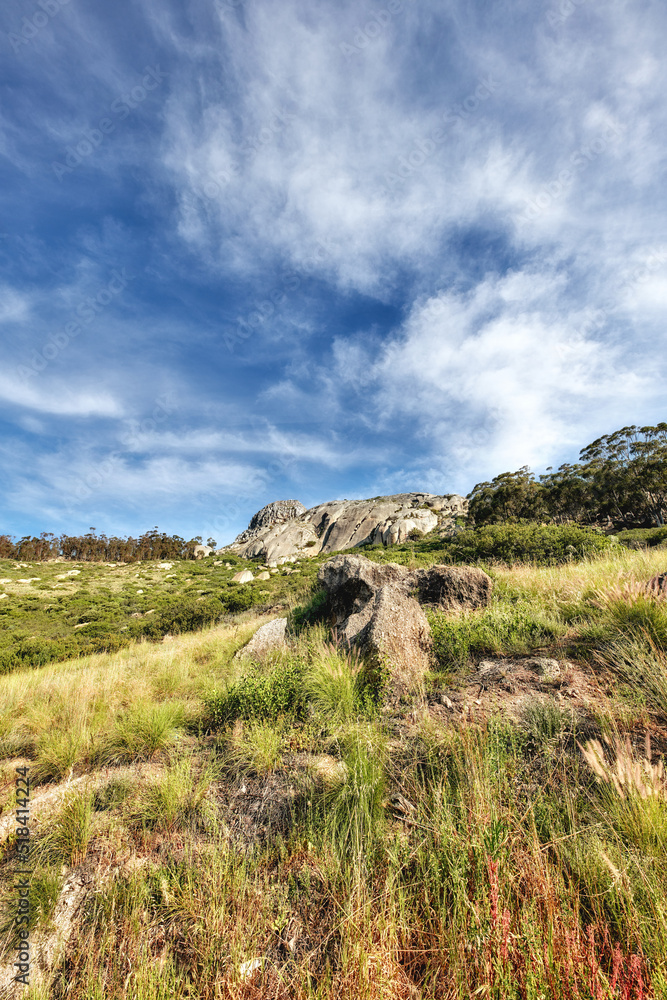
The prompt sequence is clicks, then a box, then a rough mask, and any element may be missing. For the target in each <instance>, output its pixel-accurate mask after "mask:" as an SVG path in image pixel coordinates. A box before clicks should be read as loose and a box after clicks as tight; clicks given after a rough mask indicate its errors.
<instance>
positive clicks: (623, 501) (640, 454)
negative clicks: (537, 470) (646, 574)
mask: <svg viewBox="0 0 667 1000" xmlns="http://www.w3.org/2000/svg"><path fill="white" fill-rule="evenodd" d="M468 500H469V508H468V516H469V518H470V520H471V521H472V522H473V523H474V524H475V525H483V524H507V523H513V522H518V521H539V522H542V523H545V522H546V523H553V524H568V523H573V522H574V523H578V524H586V525H598V526H602V527H609V528H644V527H652V526H654V525H664V524H665V522H666V520H667V423H659V424H656V425H655V426H654V427H636V426H634V425H633V426H630V427H622V428H621V429H620V430H618V431H614V432H613V433H612V434H605V435H603V437H600V438H598V439H597V440H596V441H593V442H592V444H589V445H587V446H586V447H585V448H583V449H582V450H581V452H580V454H579V461H578V462H576V463H574V464H565V465H561V466H560V467H559V468H558V469H557V470H556V471H554V470H553V468H552V467H549V468H548V469H547V471H546V474H545V475H543V476H539V477H538V478H535V476H534V475H533V474H532V472H531V470H530V469H529V468H528V466H526V465H524V466H522V468H520V469H518V470H517V471H516V472H503V473H501V475H499V476H496V477H495V479H492V480H491V482H487V483H478V484H477V485H476V486H475V487H474V488H473V490H472V491H471V492H470V493H469V494H468Z"/></svg>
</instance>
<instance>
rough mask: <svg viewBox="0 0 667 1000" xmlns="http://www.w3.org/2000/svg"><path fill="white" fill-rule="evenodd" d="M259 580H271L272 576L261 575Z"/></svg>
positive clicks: (258, 577)
mask: <svg viewBox="0 0 667 1000" xmlns="http://www.w3.org/2000/svg"><path fill="white" fill-rule="evenodd" d="M257 579H258V580H270V579H271V574H270V573H267V572H264V573H259V574H258V576H257Z"/></svg>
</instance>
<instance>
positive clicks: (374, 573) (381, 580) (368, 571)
mask: <svg viewBox="0 0 667 1000" xmlns="http://www.w3.org/2000/svg"><path fill="white" fill-rule="evenodd" d="M407 576H408V570H407V569H406V567H405V566H399V565H397V564H396V563H375V562H371V560H370V559H366V557H365V556H354V555H349V556H345V555H341V556H334V557H333V559H329V560H328V561H327V562H325V563H324V565H323V566H321V567H320V570H319V572H318V574H317V582H318V583H319V584H320V586H321V587H323V588H324V589H325V590H326V591H327V595H328V596H327V605H328V611H329V614H330V615H333V616H334V617H335V624H336V625H338V624H340V623H342V621H343V620H344V619H347V618H349V617H350V615H355V614H357V613H358V612H360V611H362V609H363V608H365V607H366V605H367V604H368V602H369V601H370V600H371V598H373V597H374V595H375V592H376V591H377V590H378V589H379V588H380V587H383V586H384V585H385V584H387V583H399V582H402V581H404V580H405V579H406V578H407Z"/></svg>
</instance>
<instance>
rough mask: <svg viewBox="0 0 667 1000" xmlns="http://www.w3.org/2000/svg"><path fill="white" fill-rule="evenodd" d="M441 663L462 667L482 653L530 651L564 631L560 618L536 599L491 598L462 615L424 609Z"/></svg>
mask: <svg viewBox="0 0 667 1000" xmlns="http://www.w3.org/2000/svg"><path fill="white" fill-rule="evenodd" d="M426 616H427V618H428V621H429V624H430V626H431V632H432V634H433V644H434V650H435V653H436V656H437V658H438V661H439V663H440V664H441V666H443V667H445V668H447V667H454V668H461V667H464V666H465V665H466V664H468V663H469V662H471V661H473V660H476V659H479V658H481V657H483V656H485V655H512V654H523V653H530V652H533V651H535V650H539V649H542V648H544V647H545V646H547V645H549V644H552V643H553V642H554V641H555V640H557V639H558V638H560V637H561V636H563V635H564V634H565V632H566V631H567V627H566V625H565V623H564V622H563V620H562V618H561V617H560V616H559V615H558V613H557V612H556V611H554V610H551V609H548V608H547V607H545V606H544V605H542V603H541V602H539V601H536V600H530V599H528V600H526V599H525V598H524V599H518V600H511V601H508V600H507V599H503V598H502V597H500V598H498V597H496V598H494V599H493V601H492V603H491V604H490V605H489V606H488V607H487V608H483V609H481V610H479V611H470V612H466V613H463V614H461V615H452V614H449V613H443V612H436V611H427V612H426Z"/></svg>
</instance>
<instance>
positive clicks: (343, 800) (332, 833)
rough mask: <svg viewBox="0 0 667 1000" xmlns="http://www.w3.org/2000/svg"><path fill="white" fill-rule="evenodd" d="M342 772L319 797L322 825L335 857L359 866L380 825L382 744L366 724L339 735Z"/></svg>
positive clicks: (383, 773) (382, 773) (382, 789)
mask: <svg viewBox="0 0 667 1000" xmlns="http://www.w3.org/2000/svg"><path fill="white" fill-rule="evenodd" d="M341 749H342V753H341V760H342V764H343V769H342V774H344V778H343V780H341V781H338V782H336V783H334V784H333V785H332V786H331V787H330V788H329V789H328V791H327V792H325V794H324V796H323V799H322V806H323V810H324V827H325V831H326V835H327V837H328V839H329V842H330V843H331V845H332V846H333V849H334V851H335V853H336V854H337V855H338V857H339V858H342V859H347V860H348V861H350V862H352V863H353V864H355V865H357V866H358V865H359V864H360V863H361V861H362V858H363V856H364V854H365V853H366V852H368V851H370V849H371V848H372V846H373V843H374V841H375V840H376V839H377V838H378V837H380V836H381V834H382V830H383V826H384V808H383V800H384V794H385V786H386V778H385V769H384V765H385V761H386V747H385V741H384V739H383V737H382V735H381V734H380V733H379V732H378V731H377V730H376V729H374V728H372V727H370V726H359V727H355V728H353V729H351V730H350V731H349V732H348V733H346V734H345V735H344V736H342V737H341Z"/></svg>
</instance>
